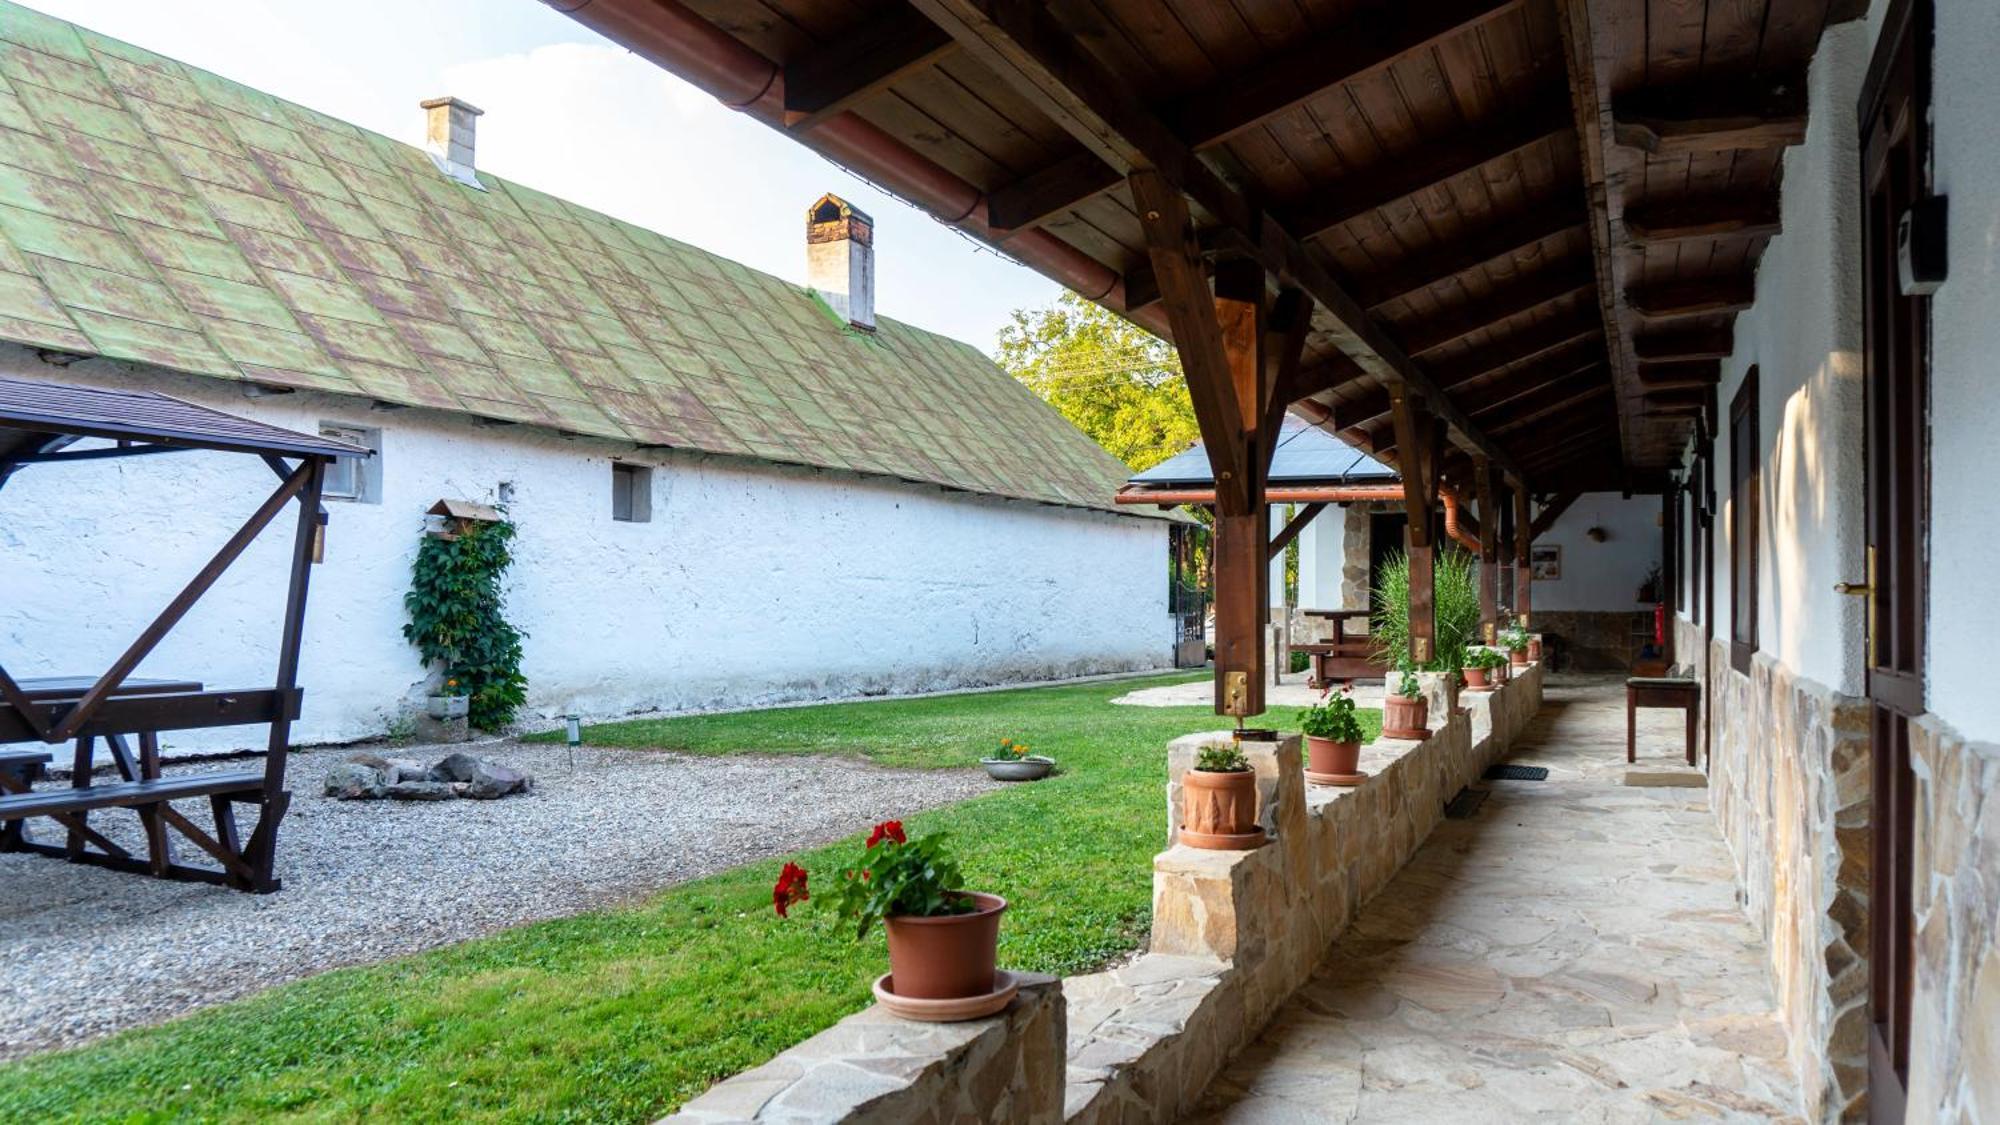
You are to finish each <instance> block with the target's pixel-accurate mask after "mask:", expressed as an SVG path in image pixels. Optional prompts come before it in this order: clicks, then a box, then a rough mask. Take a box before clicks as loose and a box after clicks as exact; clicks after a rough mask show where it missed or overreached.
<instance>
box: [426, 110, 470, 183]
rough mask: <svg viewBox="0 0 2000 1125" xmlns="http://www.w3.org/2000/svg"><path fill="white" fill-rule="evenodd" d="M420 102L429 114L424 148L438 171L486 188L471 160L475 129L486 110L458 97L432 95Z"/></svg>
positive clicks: (459, 180) (463, 181)
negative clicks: (474, 169)
mask: <svg viewBox="0 0 2000 1125" xmlns="http://www.w3.org/2000/svg"><path fill="white" fill-rule="evenodd" d="M418 104H419V105H421V106H423V107H424V112H425V114H426V115H427V116H426V118H425V120H424V151H426V152H428V153H430V154H431V160H432V161H433V162H435V163H436V164H437V166H438V171H440V172H443V173H444V174H445V175H447V176H450V177H451V178H452V179H454V180H457V181H458V182H459V183H462V184H464V185H465V186H467V187H475V188H478V189H479V190H481V191H485V190H486V185H484V184H482V183H480V182H479V177H478V176H477V175H475V174H474V173H473V163H472V156H473V140H474V131H475V130H476V129H477V127H478V124H479V115H480V114H481V113H484V112H485V111H484V110H482V109H480V108H479V107H478V106H475V105H472V104H470V103H468V102H462V101H459V100H458V99H457V98H431V99H430V100H428V101H424V102H419V103H418Z"/></svg>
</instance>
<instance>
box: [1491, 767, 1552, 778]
mask: <svg viewBox="0 0 2000 1125" xmlns="http://www.w3.org/2000/svg"><path fill="white" fill-rule="evenodd" d="M1480 776H1482V777H1484V778H1485V779H1486V780H1487V781H1547V780H1548V779H1549V771H1548V769H1547V768H1546V767H1543V766H1505V765H1502V766H1488V767H1486V772H1485V773H1484V774H1481V775H1480Z"/></svg>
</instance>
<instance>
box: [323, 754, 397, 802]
mask: <svg viewBox="0 0 2000 1125" xmlns="http://www.w3.org/2000/svg"><path fill="white" fill-rule="evenodd" d="M387 785H388V781H387V779H386V778H384V777H383V776H382V771H381V770H379V769H376V768H375V767H374V766H371V765H364V764H362V763H361V762H342V763H340V764H339V765H337V766H335V767H333V768H332V769H330V770H328V771H326V795H327V796H329V797H333V798H335V799H337V800H341V801H358V800H374V799H375V798H377V797H380V796H381V795H382V792H383V790H384V789H385V788H386V787H387Z"/></svg>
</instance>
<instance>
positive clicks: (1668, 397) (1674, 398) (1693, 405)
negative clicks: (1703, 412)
mask: <svg viewBox="0 0 2000 1125" xmlns="http://www.w3.org/2000/svg"><path fill="white" fill-rule="evenodd" d="M1642 398H1643V401H1644V402H1645V404H1646V407H1647V408H1648V409H1652V410H1657V409H1661V408H1669V409H1671V408H1680V409H1686V410H1700V409H1703V408H1704V407H1706V406H1707V405H1708V390H1707V388H1706V387H1705V386H1703V387H1678V388H1675V387H1662V388H1659V389H1653V388H1648V389H1647V390H1646V392H1645V393H1644V395H1643V396H1642Z"/></svg>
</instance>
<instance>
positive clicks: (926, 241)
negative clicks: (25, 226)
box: [25, 0, 1058, 353]
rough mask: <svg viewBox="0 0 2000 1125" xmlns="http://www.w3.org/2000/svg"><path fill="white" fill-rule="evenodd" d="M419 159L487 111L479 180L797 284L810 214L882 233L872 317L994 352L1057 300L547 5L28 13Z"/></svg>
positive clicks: (100, 4) (182, 5)
mask: <svg viewBox="0 0 2000 1125" xmlns="http://www.w3.org/2000/svg"><path fill="white" fill-rule="evenodd" d="M25 2H26V4H27V6H28V7H31V8H36V9H39V10H41V11H44V12H47V13H48V14H50V15H53V16H56V17H58V18H60V19H64V20H68V21H70V22H71V23H76V24H80V25H82V26H84V27H88V28H91V29H92V30H95V31H99V32H102V33H103V34H105V35H109V36H111V37H113V38H116V39H122V40H125V41H127V42H129V43H133V44H136V45H137V46H141V47H145V48H147V49H148V50H152V51H158V52H159V53H161V54H164V55H167V56H170V57H172V58H175V59H179V60H180V61H182V62H185V63H188V64H190V65H193V66H197V67H200V68H202V69H204V70H209V71H213V72H215V73H217V74H220V75H222V76H223V77H225V78H229V79H232V80H234V81H237V82H241V83H243V84H244V85H246V86H251V87H255V88H256V89H259V90H263V91H265V92H267V93H270V94H275V95H277V96H278V97H281V98H285V99H287V100H290V101H294V102H298V103H299V104H301V105H305V106H308V107H310V108H312V109H316V110H319V111H321V112H322V113H328V114H331V115H333V116H335V117H338V118H341V119H342V120H345V121H351V122H353V123H354V124H356V125H359V126H361V127H362V128H364V129H370V130H373V131H375V132H378V133H382V134H384V135H386V136H390V137H394V138H396V139H397V140H401V141H407V142H409V143H411V144H417V143H420V142H421V141H422V139H423V119H424V113H423V110H421V109H419V108H418V107H417V103H418V102H419V101H422V100H423V99H425V98H430V97H438V96H441V95H451V96H454V97H459V98H463V99H464V100H466V101H468V102H471V103H472V104H473V105H476V106H478V107H479V108H481V109H483V110H485V111H486V113H485V115H484V116H483V117H481V118H480V119H479V141H478V157H477V163H478V166H479V168H481V169H482V170H486V171H491V172H493V173H495V174H497V175H500V176H504V177H506V178H507V179H510V180H513V181H515V182H516V183H521V184H526V185H527V186H529V187H532V188H537V189H540V190H542V191H546V192H549V193H551V194H553V195H557V196H560V197H562V198H564V199H568V200H571V201H574V202H576V203H580V204H582V205H584V206H586V207H591V208H594V209H596V210H599V211H603V212H605V213H607V214H610V215H614V216H616V217H618V218H621V219H625V220H627V221H629V222H633V223H636V224H638V225H640V226H643V227H648V228H650V229H652V230H656V231H659V232H660V233H662V234H665V235H669V236H671V237H674V238H677V239H680V240H681V241H683V242H688V243H691V244H693V245H696V246H699V247H701V248H702V249H704V250H708V251H711V252H713V253H716V254H721V255H723V256H724V257H728V258H733V259H735V260H737V261H739V262H742V263H743V264H745V265H748V266H751V267H753V268H755V269H759V270H763V271H765V272H767V273H772V274H776V275H777V276H779V277H783V278H786V279H788V280H791V281H794V282H798V283H800V284H803V283H804V281H805V212H806V207H807V206H808V205H809V204H811V203H812V201H813V200H815V199H817V198H818V197H819V196H820V194H821V193H823V192H827V191H832V192H835V193H836V194H838V195H840V196H841V197H843V198H845V199H846V200H848V201H849V202H851V203H853V204H854V205H855V206H857V207H860V208H861V209H862V210H863V211H866V212H868V213H869V214H870V215H871V216H873V218H874V219H875V270H876V281H875V285H876V289H875V308H876V311H877V312H878V313H879V314H881V315H883V316H889V317H894V318H895V319H897V320H902V321H905V322H908V323H911V324H915V325H918V326H920V327H923V328H928V329H931V330H933V331H937V332H942V333H944V334H946V335H948V336H954V337H957V338H958V339H960V340H964V341H966V342H968V343H970V344H973V345H974V346H976V347H978V348H979V349H980V350H982V351H985V352H988V353H991V352H992V351H993V350H994V343H995V340H996V338H997V336H998V334H999V331H1000V329H1001V327H1002V326H1004V325H1006V324H1007V323H1009V320H1010V313H1011V312H1012V310H1014V309H1016V308H1023V307H1032V306H1039V305H1044V304H1047V303H1048V302H1050V301H1053V300H1054V299H1055V297H1056V294H1057V292H1058V288H1057V286H1056V285H1055V283H1054V282H1051V281H1048V280H1047V279H1045V278H1043V277H1041V276H1040V275H1038V274H1036V273H1034V272H1033V271H1031V270H1029V269H1027V268H1026V267H1024V266H1020V265H1017V264H1014V263H1013V262H1011V261H1009V260H1007V259H1005V258H1003V257H1001V256H1000V255H998V254H995V253H994V252H993V251H991V250H988V249H986V248H985V247H982V246H980V245H978V244H977V243H974V242H972V241H971V240H970V239H968V238H966V237H964V236H963V235H961V234H959V233H958V232H956V231H954V230H952V229H950V228H948V227H945V226H944V225H942V224H940V223H938V222H936V221H935V220H933V219H931V218H930V217H929V216H928V215H926V214H925V213H924V212H922V211H919V210H917V209H916V208H913V207H910V206H908V205H906V204H903V203H900V202H898V201H896V200H895V199H893V198H891V197H890V196H888V195H885V194H884V193H882V192H880V191H878V190H876V189H875V188H873V187H870V186H868V185H867V184H866V183H865V182H863V181H861V180H860V179H858V178H856V177H855V176H853V175H851V174H849V173H847V172H845V171H843V170H841V169H840V168H839V167H837V166H835V165H834V164H832V163H830V162H829V161H827V160H825V159H823V158H821V157H820V156H818V155H817V154H815V153H813V152H812V151H811V150H809V149H807V148H806V147H804V146H803V145H800V144H798V143H797V142H795V141H792V140H791V139H789V138H787V137H784V136H781V135H779V134H778V133H777V132H776V131H775V130H773V129H770V128H769V127H767V126H764V125H762V124H759V123H758V122H756V121H753V120H751V119H750V118H749V117H747V116H745V115H743V114H740V113H737V112H735V111H733V110H730V109H727V108H725V107H723V106H722V105H720V104H719V103H717V102H716V101H715V99H714V98H712V97H710V96H709V95H708V94H706V93H703V92H702V91H701V90H699V89H697V88H695V87H694V86H691V85H689V84H687V83H686V82H683V81H681V80H680V79H679V78H676V77H674V76H673V75H671V74H669V73H667V72H666V71H664V70H661V69H660V68H659V67H656V66H654V65H653V64H652V63H649V62H647V61H645V60H644V59H641V58H639V57H638V56H636V55H633V54H632V53H630V52H629V51H626V50H625V49H624V48H622V47H618V46H616V45H614V44H612V43H611V42H610V41H609V40H607V39H605V38H603V37H602V36H599V35H598V34H597V33H595V32H593V31H591V30H590V29H589V28H586V27H584V26H583V25H582V24H579V23H576V22H575V21H573V20H571V19H569V18H568V17H566V16H563V15H561V14H560V13H558V12H556V11H554V10H553V9H551V8H549V7H547V6H546V5H544V4H542V3H540V2H539V0H340V2H338V3H332V4H329V3H327V2H326V0H25Z"/></svg>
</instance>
